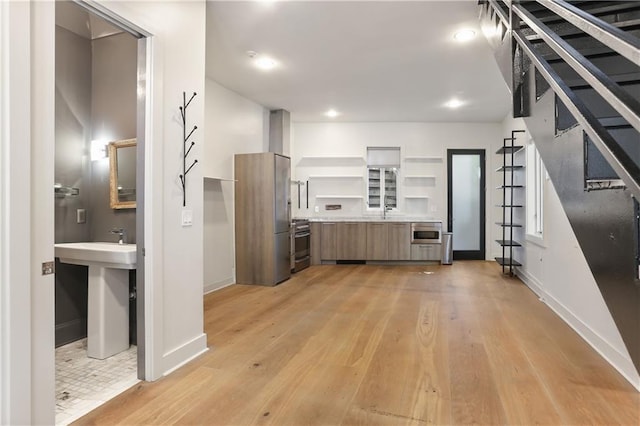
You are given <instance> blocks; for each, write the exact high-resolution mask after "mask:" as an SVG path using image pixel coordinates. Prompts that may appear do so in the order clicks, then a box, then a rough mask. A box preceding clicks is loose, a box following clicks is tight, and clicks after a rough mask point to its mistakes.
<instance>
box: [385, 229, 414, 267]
mask: <svg viewBox="0 0 640 426" xmlns="http://www.w3.org/2000/svg"><path fill="white" fill-rule="evenodd" d="M388 227H389V257H388V259H389V260H410V259H411V224H409V223H389V224H388Z"/></svg>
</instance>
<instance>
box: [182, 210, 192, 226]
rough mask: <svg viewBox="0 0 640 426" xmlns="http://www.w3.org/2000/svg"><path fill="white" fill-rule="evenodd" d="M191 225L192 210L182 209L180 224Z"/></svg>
mask: <svg viewBox="0 0 640 426" xmlns="http://www.w3.org/2000/svg"><path fill="white" fill-rule="evenodd" d="M191 225H193V210H182V226H191Z"/></svg>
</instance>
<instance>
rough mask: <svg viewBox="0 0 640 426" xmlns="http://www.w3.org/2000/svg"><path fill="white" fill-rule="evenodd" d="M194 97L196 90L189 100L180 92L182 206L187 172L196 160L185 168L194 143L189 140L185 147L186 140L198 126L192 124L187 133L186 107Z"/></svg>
mask: <svg viewBox="0 0 640 426" xmlns="http://www.w3.org/2000/svg"><path fill="white" fill-rule="evenodd" d="M195 97H196V92H193V95H191V98H190V99H189V101H187V94H186V93H185V92H182V106H181V107H180V116H182V174H181V175H180V182H182V206H183V207H185V206H186V205H187V173H189V171H191V169H192V168H193V166H195V165H196V163H197V162H198V160H193V163H191V165H190V166H189V168H187V156H188V155H189V152H191V148H193V146H194V145H195V144H196V143H195V142H193V141H191V145H189V148H187V141H188V140H189V138H190V137H191V135H192V134H193V132H195V130H196V129H197V128H198V126H193V129H191V131H190V132H189V134H188V135H187V107H188V106H189V104H190V103H191V101H192V100H193V98H195Z"/></svg>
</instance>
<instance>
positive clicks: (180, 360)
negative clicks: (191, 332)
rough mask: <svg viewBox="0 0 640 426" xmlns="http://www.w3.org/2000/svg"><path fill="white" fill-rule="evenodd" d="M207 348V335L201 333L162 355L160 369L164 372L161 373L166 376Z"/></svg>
mask: <svg viewBox="0 0 640 426" xmlns="http://www.w3.org/2000/svg"><path fill="white" fill-rule="evenodd" d="M208 350H209V348H208V347H207V335H206V334H204V333H202V334H200V335H199V336H197V337H195V338H194V339H192V340H190V341H189V342H187V343H185V344H184V345H182V346H179V347H177V348H175V349H173V350H172V351H170V352H167V353H166V354H164V356H163V357H162V366H163V368H162V370H163V371H164V373H162V375H163V376H166V375H168V374H170V373H172V372H173V371H175V370H177V369H178V368H180V367H182V366H183V365H185V364H187V363H188V362H189V361H191V360H193V359H195V358H197V357H199V356H200V355H202V354H203V353H205V352H206V351H208Z"/></svg>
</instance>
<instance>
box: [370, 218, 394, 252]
mask: <svg viewBox="0 0 640 426" xmlns="http://www.w3.org/2000/svg"><path fill="white" fill-rule="evenodd" d="M388 225H389V224H387V223H378V222H373V223H367V260H388V258H389V228H388Z"/></svg>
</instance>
